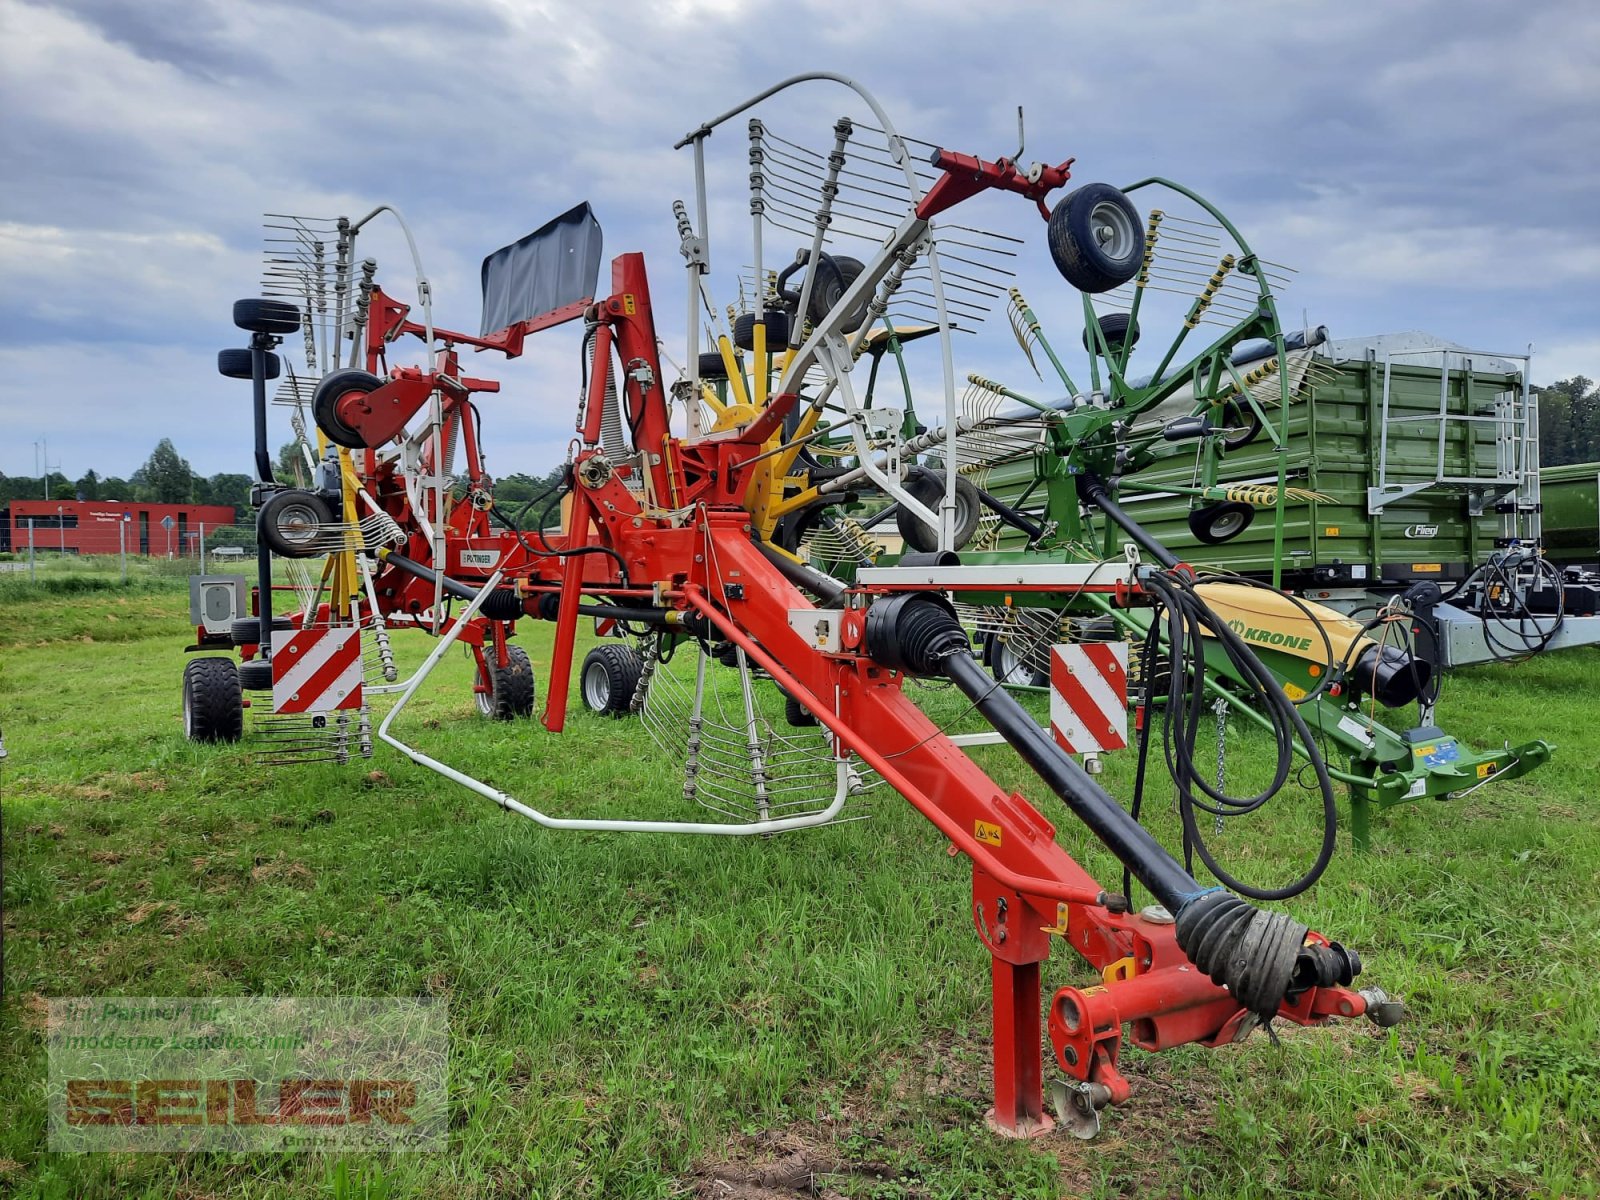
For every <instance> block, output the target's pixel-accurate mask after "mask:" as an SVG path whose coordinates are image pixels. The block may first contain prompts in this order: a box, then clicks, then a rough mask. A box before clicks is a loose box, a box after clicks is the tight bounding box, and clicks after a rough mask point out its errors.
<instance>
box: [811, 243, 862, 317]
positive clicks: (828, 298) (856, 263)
mask: <svg viewBox="0 0 1600 1200" xmlns="http://www.w3.org/2000/svg"><path fill="white" fill-rule="evenodd" d="M828 258H829V259H830V260H831V261H832V262H833V270H831V271H828V272H826V273H825V274H823V275H819V276H818V277H817V283H816V285H815V286H814V287H813V288H812V289H811V312H810V315H811V323H812V324H813V325H820V324H821V323H822V319H823V318H824V317H826V316H827V315H828V313H829V312H830V311H831V310H832V309H833V307H834V306H835V305H836V304H838V303H839V301H840V300H843V299H844V294H845V293H846V292H847V291H849V290H850V285H851V284H852V283H854V282H855V281H856V278H857V276H859V275H860V274H861V272H863V271H865V270H866V269H867V268H866V264H864V263H863V262H862V261H861V260H860V259H859V258H851V257H850V256H849V255H847V254H831V255H828ZM871 300H872V297H871V296H866V297H863V299H862V302H861V303H860V304H858V305H857V306H856V308H855V309H854V311H852V312H851V313H850V315H849V316H847V317H846V318H845V321H844V324H843V325H841V326H840V327H839V332H840V333H854V332H855V331H856V330H858V329H860V328H861V323H862V322H863V321H865V320H866V319H867V305H868V304H869V303H870V302H871Z"/></svg>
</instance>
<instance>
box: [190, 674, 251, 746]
mask: <svg viewBox="0 0 1600 1200" xmlns="http://www.w3.org/2000/svg"><path fill="white" fill-rule="evenodd" d="M183 734H184V736H185V737H187V738H188V739H189V740H190V741H191V742H237V741H238V740H239V739H240V738H241V737H242V736H244V692H243V690H242V689H241V688H240V687H239V669H238V668H237V667H236V666H235V665H234V662H233V659H231V658H191V659H190V660H189V662H188V664H187V665H186V666H185V667H184V668H183Z"/></svg>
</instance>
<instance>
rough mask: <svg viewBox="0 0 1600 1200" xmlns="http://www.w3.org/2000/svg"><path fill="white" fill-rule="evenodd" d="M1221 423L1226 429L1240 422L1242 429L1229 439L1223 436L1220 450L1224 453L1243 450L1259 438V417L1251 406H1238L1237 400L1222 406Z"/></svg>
mask: <svg viewBox="0 0 1600 1200" xmlns="http://www.w3.org/2000/svg"><path fill="white" fill-rule="evenodd" d="M1222 421H1223V424H1224V425H1225V426H1226V427H1228V428H1230V429H1231V428H1233V427H1235V426H1237V425H1238V424H1239V423H1240V422H1241V421H1242V422H1244V428H1243V429H1242V430H1241V431H1240V432H1238V433H1236V434H1234V435H1233V436H1231V437H1228V436H1224V437H1223V439H1222V449H1223V450H1224V451H1225V452H1228V451H1233V450H1243V449H1244V448H1245V447H1246V446H1248V445H1249V444H1250V443H1251V442H1253V441H1255V440H1256V438H1258V437H1260V436H1261V416H1260V414H1259V413H1257V412H1256V410H1255V408H1254V406H1253V405H1249V404H1240V403H1239V402H1238V401H1237V400H1229V401H1228V402H1227V403H1226V404H1224V405H1223V406H1222Z"/></svg>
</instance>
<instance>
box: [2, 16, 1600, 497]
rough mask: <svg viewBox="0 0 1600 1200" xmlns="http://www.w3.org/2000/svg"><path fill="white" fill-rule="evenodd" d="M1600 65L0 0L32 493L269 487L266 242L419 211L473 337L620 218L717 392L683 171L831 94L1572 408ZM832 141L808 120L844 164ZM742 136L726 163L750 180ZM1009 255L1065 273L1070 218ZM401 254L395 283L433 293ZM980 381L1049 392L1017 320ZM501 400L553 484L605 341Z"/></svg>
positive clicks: (1239, 37) (1131, 27) (441, 278)
mask: <svg viewBox="0 0 1600 1200" xmlns="http://www.w3.org/2000/svg"><path fill="white" fill-rule="evenodd" d="M1597 64H1600V5H1596V4H1595V3H1594V2H1593V0H1533V2H1530V3H1522V4H1514V5H1513V4H1507V3H1505V2H1504V0H1432V2H1425V0H1389V2H1385V3H1377V2H1366V0H1348V2H1346V3H1341V4H1337V5H1333V4H1320V5H1295V4H1288V3H1276V4H1270V3H1257V4H1252V3H1243V2H1238V0H1191V2H1189V3H1185V4H1173V3H1155V2H1139V0H1132V2H1126V3H1118V4H1105V3H1095V4H1088V3H1081V2H1078V0H1052V2H1048V3H1044V2H1034V3H1006V2H1004V0H1001V2H1000V3H991V4H975V3H972V2H971V0H917V2H916V3H896V2H892V0H881V2H879V3H874V4H862V3H860V2H859V0H810V2H807V0H795V2H793V3H790V4H786V5H776V6H775V5H759V4H749V3H738V2H735V0H657V2H655V3H648V4H633V3H630V2H629V0H615V2H613V3H611V4H606V5H600V4H591V3H576V2H572V0H391V2H388V3H383V4H379V3H375V2H368V0H316V2H312V0H304V2H298V0H261V2H252V3H244V2H243V0H63V2H61V3H24V2H20V0H0V162H3V163H4V167H3V179H4V187H3V188H0V282H3V286H0V471H3V472H5V473H7V474H32V473H33V470H34V449H33V443H34V441H35V440H36V439H38V438H48V439H49V450H50V457H51V459H52V461H53V463H54V462H59V463H60V464H61V469H62V470H64V471H65V472H66V473H67V475H68V476H70V477H73V478H76V477H77V476H79V475H81V474H82V473H83V472H84V471H85V470H87V469H89V468H90V467H93V468H95V469H97V470H99V471H100V472H101V473H102V474H119V475H125V474H127V473H129V472H131V471H133V470H134V469H135V468H136V467H137V466H139V464H140V463H141V462H142V461H143V460H144V458H145V457H146V456H147V455H148V453H149V450H150V448H151V447H152V446H153V445H154V443H155V441H156V440H157V439H158V438H159V437H162V436H170V437H172V438H173V440H174V441H175V442H176V443H177V445H178V448H179V450H180V451H181V452H182V453H183V454H184V455H186V456H187V457H188V458H189V459H190V460H191V462H192V463H193V464H194V466H195V468H196V469H198V470H200V471H201V472H203V473H207V474H209V473H213V472H216V471H245V470H248V469H249V466H248V464H249V439H250V416H249V409H248V389H247V388H246V387H244V386H243V385H240V384H237V383H234V382H232V381H228V380H223V379H221V378H219V377H218V376H217V375H216V374H215V371H214V362H215V358H214V356H215V351H216V350H217V349H218V348H220V347H223V346H228V345H238V344H240V335H239V334H238V333H237V331H235V330H234V329H233V328H232V326H231V323H230V320H229V303H230V302H231V301H232V300H233V299H235V298H236V297H240V296H247V295H251V294H252V293H253V292H254V290H255V280H256V278H257V274H258V266H257V262H258V249H259V245H260V242H259V238H260V231H259V220H260V214H261V213H262V212H263V211H269V210H270V211H279V212H298V213H308V214H319V215H329V216H332V215H337V214H339V213H360V212H364V211H366V210H367V209H368V208H370V207H371V206H372V205H374V204H376V203H379V202H389V203H393V204H395V205H398V206H399V207H400V208H402V209H403V210H404V212H405V213H406V215H407V217H408V218H409V219H410V221H411V223H412V225H413V227H414V228H415V230H416V233H417V235H418V238H419V242H420V248H421V251H422V254H423V257H424V260H425V265H426V267H427V269H428V272H429V274H430V275H431V276H432V279H433V282H434V287H435V292H436V296H437V301H438V316H439V319H440V320H441V321H442V322H443V323H445V324H447V325H454V326H455V327H457V328H466V329H468V330H474V331H475V330H476V328H477V320H478V300H479V298H478V295H477V269H478V263H479V261H480V260H481V259H482V257H483V255H484V254H485V253H487V252H488V251H490V250H492V249H494V248H495V247H497V246H500V245H502V244H504V243H506V242H509V241H511V240H513V239H515V238H517V237H518V236H520V235H521V234H523V233H525V232H527V231H528V230H530V229H532V228H534V227H535V226H537V225H539V224H541V223H543V222H544V221H545V220H546V219H548V218H549V217H550V216H553V215H554V214H556V213H558V212H560V211H563V210H564V209H566V208H568V207H569V206H571V205H572V204H573V203H574V202H576V201H578V200H581V199H587V200H589V201H590V202H591V203H592V204H593V205H594V208H595V210H596V213H597V215H598V216H599V219H600V221H601V223H602V225H603V226H604V229H605V233H606V244H607V251H608V254H609V253H617V252H621V251H623V250H630V249H637V250H643V251H644V252H645V253H646V255H647V258H648V261H649V262H650V263H651V264H652V278H653V283H654V287H655V290H656V293H657V303H658V307H659V308H660V310H661V315H660V326H661V332H662V334H663V336H664V337H666V338H667V339H669V347H670V348H671V349H672V351H673V352H674V355H675V357H681V351H680V350H679V349H678V347H679V346H680V345H681V341H682V333H681V329H682V321H681V317H678V316H677V314H678V313H679V312H680V311H681V309H682V301H681V296H682V292H681V288H682V282H681V266H680V263H681V260H680V259H679V258H678V255H677V241H676V236H675V233H674V229H673V225H672V220H671V213H670V204H671V201H672V200H673V199H674V198H677V197H686V196H688V195H690V187H691V174H690V162H689V159H688V156H687V154H686V153H674V152H673V151H672V149H671V146H672V143H673V142H674V141H675V140H676V139H677V138H678V137H680V136H682V135H683V134H684V133H685V132H686V131H687V130H689V129H691V128H692V127H694V126H695V125H697V124H698V123H699V122H700V121H702V120H704V119H705V118H707V117H710V116H712V115H714V114H716V113H718V112H720V111H722V110H723V109H725V108H727V107H730V106H731V105H733V104H734V103H736V102H738V101H739V100H742V99H743V98H745V97H746V96H747V95H749V94H750V93H752V92H754V91H756V90H758V89H760V88H762V87H764V86H766V85H767V84H768V83H770V82H773V81H775V80H776V79H778V78H780V77H782V76H784V75H787V74H792V73H795V72H798V71H804V70H817V69H826V70H833V71H839V72H843V73H846V74H849V75H852V76H854V77H856V78H858V79H860V80H861V81H862V82H864V83H865V84H867V86H869V87H870V88H871V89H873V91H875V92H876V93H877V94H878V96H879V97H880V99H881V100H882V101H883V102H884V104H885V107H886V108H887V109H888V110H889V112H890V113H891V115H893V116H894V117H895V119H896V120H897V121H898V122H899V124H900V125H901V127H902V129H904V130H906V131H908V132H911V133H913V134H916V135H917V136H920V137H923V138H928V139H932V140H936V141H939V142H941V143H943V144H945V145H948V146H951V147H952V148H958V149H961V150H964V151H968V152H975V153H981V154H983V155H984V156H985V157H995V156H997V155H1000V154H1005V153H1010V152H1011V151H1012V150H1014V149H1015V140H1016V132H1015V121H1016V117H1015V112H1016V106H1017V105H1018V104H1021V105H1024V106H1025V108H1026V112H1027V140H1028V151H1027V155H1026V157H1027V158H1030V159H1031V158H1042V159H1049V160H1050V161H1052V162H1054V161H1059V160H1060V159H1063V158H1066V157H1068V156H1076V158H1077V164H1076V166H1075V167H1074V175H1075V179H1076V180H1078V181H1088V180H1100V179H1103V180H1107V181H1110V182H1119V183H1125V182H1131V181H1132V180H1134V179H1137V178H1141V177H1144V176H1146V175H1150V174H1161V175H1166V176H1169V177H1172V178H1175V179H1178V180H1181V181H1183V182H1185V183H1188V184H1189V185H1191V186H1193V187H1194V188H1196V189H1197V190H1199V191H1201V192H1203V193H1205V194H1206V195H1208V196H1209V197H1211V198H1212V199H1213V200H1215V201H1216V202H1217V203H1218V205H1219V206H1220V207H1221V208H1222V209H1223V211H1225V212H1227V213H1228V214H1229V215H1230V216H1231V217H1233V218H1234V220H1235V222H1236V224H1238V225H1239V226H1240V227H1241V228H1242V229H1243V230H1244V231H1245V233H1246V235H1247V236H1248V237H1249V238H1250V239H1251V241H1252V242H1253V243H1254V244H1255V247H1256V248H1257V249H1258V250H1259V251H1261V252H1262V253H1263V254H1264V255H1265V256H1266V257H1268V258H1271V259H1276V260H1278V261H1281V262H1285V263H1289V264H1291V265H1293V266H1295V267H1297V268H1298V269H1299V271H1300V274H1299V276H1298V277H1297V279H1296V281H1295V283H1294V285H1293V287H1292V288H1291V289H1290V290H1289V291H1288V292H1287V293H1286V294H1285V296H1284V299H1283V310H1284V312H1285V316H1286V319H1288V318H1289V317H1290V316H1292V318H1293V323H1296V324H1298V322H1299V321H1300V319H1301V314H1302V312H1304V313H1305V314H1307V316H1308V317H1309V320H1310V321H1311V322H1312V323H1321V324H1326V325H1328V326H1329V327H1330V328H1331V330H1332V331H1333V333H1334V335H1335V336H1351V335H1357V334H1367V333H1375V332H1382V331H1392V330H1404V329H1425V330H1429V331H1432V332H1434V333H1437V334H1440V335H1443V336H1446V337H1449V338H1451V339H1453V340H1456V341H1459V342H1464V343H1467V344H1469V345H1472V346H1476V347H1481V348H1484V349H1490V350H1515V349H1520V348H1522V347H1523V346H1524V345H1525V344H1526V343H1528V342H1533V343H1535V345H1536V353H1537V356H1538V357H1537V359H1536V367H1535V372H1534V375H1535V381H1536V382H1549V381H1551V380H1554V379H1556V378H1559V377H1562V376H1566V375H1571V374H1575V373H1579V372H1581V373H1584V374H1588V375H1590V376H1596V375H1600V227H1597V226H1600V68H1597ZM812 105H818V106H820V107H817V108H816V109H815V110H814V111H813V110H812V109H811V106H812ZM830 105H833V106H834V107H837V104H836V99H835V97H833V96H830V95H828V94H820V95H818V96H816V97H808V98H807V99H806V100H805V101H803V102H800V104H799V108H800V109H801V110H803V111H801V112H800V113H799V114H797V120H798V119H799V118H801V117H803V118H805V119H806V120H808V121H809V126H810V127H809V131H808V132H809V133H810V136H811V141H812V143H813V144H817V143H820V142H822V141H824V139H825V137H826V132H827V125H826V123H825V122H824V121H820V120H811V119H810V118H812V117H813V116H815V117H824V116H832V115H836V114H835V113H834V112H833V111H832V109H831V108H830ZM840 111H843V109H841V110H840ZM739 136H740V135H739V133H738V132H737V131H736V130H735V129H733V128H730V129H729V131H728V133H727V136H726V137H721V138H720V140H719V139H718V138H713V140H712V148H713V150H715V151H718V152H721V153H723V154H726V155H731V156H733V157H729V158H728V159H727V164H728V166H729V170H728V171H727V173H726V174H725V175H724V176H722V177H724V178H728V179H731V180H736V181H742V177H743V176H742V170H743V167H742V162H739V161H738V156H739V155H741V154H742V147H741V146H739V145H738V144H737V142H738V138H739ZM743 200H744V197H743V195H742V194H740V193H739V192H737V191H736V190H734V191H731V192H730V193H728V194H727V195H725V196H724V197H722V203H723V204H725V205H727V206H728V210H729V211H730V212H731V211H737V210H738V208H739V206H740V205H742V203H743ZM1022 208H1023V206H1021V205H1016V204H1012V205H1009V206H1006V218H1005V220H1006V221H1013V219H1015V221H1021V220H1023V219H1025V218H1026V213H1025V212H1020V210H1021V209H1022ZM1019 212H1020V215H1018V214H1019ZM963 215H966V214H963ZM974 216H975V218H976V219H978V220H979V221H980V222H984V223H988V222H987V221H985V214H983V213H975V214H974ZM1007 227H1008V228H1015V229H1016V230H1019V231H1022V232H1025V233H1026V234H1027V236H1028V237H1029V238H1030V239H1031V242H1030V245H1029V246H1027V247H1025V252H1026V254H1027V255H1029V256H1030V257H1032V258H1033V259H1035V260H1037V261H1038V262H1045V263H1047V262H1048V259H1047V257H1046V254H1045V250H1044V242H1043V224H1042V222H1037V221H1035V222H1034V223H1033V224H1031V225H1017V224H1012V225H1008V226H1007ZM716 232H717V231H716V230H715V229H714V230H713V234H714V235H715V234H716ZM401 248H402V247H401V245H400V244H399V243H398V242H396V241H394V239H393V236H392V234H390V233H389V232H387V231H377V230H375V231H374V234H373V237H372V238H371V239H369V240H368V242H367V243H366V244H364V245H363V252H364V253H372V254H374V255H375V256H376V257H377V258H378V259H379V261H380V264H383V265H385V266H387V267H389V268H390V269H388V270H383V269H382V267H381V268H380V275H381V277H382V278H386V279H389V280H391V281H392V282H393V284H394V287H395V290H396V291H399V292H402V294H403V287H402V282H403V280H404V279H405V274H404V273H403V272H402V270H401V268H402V265H403V264H402V262H401V259H400V250H401ZM789 249H792V247H790V248H789ZM1033 270H1034V267H1031V266H1030V267H1029V271H1030V272H1032V271H1033ZM1027 277H1028V278H1029V279H1030V281H1032V280H1037V281H1038V282H1037V284H1035V283H1033V282H1030V285H1029V287H1030V291H1031V290H1033V289H1034V288H1035V287H1038V288H1048V286H1049V284H1048V280H1049V278H1050V276H1049V275H1048V273H1046V274H1029V275H1028V276H1027ZM1060 286H1061V285H1060V284H1059V281H1057V283H1056V287H1057V288H1059V287H1060ZM1055 300H1056V298H1055V297H1054V296H1048V295H1047V297H1046V299H1045V300H1044V301H1042V302H1041V307H1049V308H1051V309H1052V310H1053V309H1054V308H1055V306H1056V305H1055ZM1073 333H1074V335H1075V330H1074V331H1073ZM958 350H959V351H960V352H961V353H962V354H963V356H964V357H965V358H966V359H967V360H968V361H967V362H965V363H963V364H962V365H963V366H964V367H969V366H976V367H979V368H983V369H989V370H993V371H996V372H997V373H998V372H1000V371H1001V368H1000V367H999V366H996V365H995V364H999V363H1010V364H1011V368H1012V373H1013V374H1014V373H1015V370H1014V368H1015V364H1016V362H1017V358H1016V355H1017V351H1016V349H1015V346H1014V345H1013V344H1011V342H1010V334H1009V332H1008V331H1007V330H1006V328H1005V324H1004V322H1003V320H1001V321H995V322H991V323H990V324H989V325H987V326H986V327H985V329H984V331H983V332H982V333H981V334H980V336H979V337H976V338H969V339H962V340H960V341H959V342H958ZM472 368H473V369H474V370H476V371H479V372H480V373H482V374H486V375H491V376H493V377H498V378H500V379H502V380H503V381H504V382H505V390H504V391H503V392H502V393H501V394H500V395H499V396H498V397H490V398H488V400H487V401H486V404H485V406H484V416H485V421H486V423H487V425H488V432H489V436H490V439H491V453H492V458H491V463H490V467H491V469H492V470H493V471H494V472H495V473H497V474H503V473H509V472H511V471H515V470H530V471H536V472H542V471H543V470H545V469H547V468H548V467H550V466H552V465H554V463H555V462H557V461H558V460H559V459H560V457H561V456H562V454H563V448H564V446H565V444H566V441H567V439H568V437H569V436H570V430H571V422H572V415H573V399H574V394H575V391H576V388H577V374H576V334H575V331H574V330H573V329H571V328H570V327H569V328H566V329H562V330H558V331H555V332H553V333H551V334H548V335H544V337H543V338H542V339H541V340H540V341H539V343H538V345H536V346H535V347H533V348H532V349H531V350H530V352H529V353H528V354H527V355H526V356H525V357H524V358H522V359H520V360H517V361H515V362H511V363H506V362H503V361H500V360H496V361H493V362H491V361H489V360H488V358H487V356H483V357H478V358H475V359H474V360H473V362H472ZM277 412H278V414H280V419H281V413H282V410H277ZM274 433H275V440H282V437H279V436H278V435H283V436H287V428H286V425H285V426H284V427H282V428H279V429H276V430H275V431H274Z"/></svg>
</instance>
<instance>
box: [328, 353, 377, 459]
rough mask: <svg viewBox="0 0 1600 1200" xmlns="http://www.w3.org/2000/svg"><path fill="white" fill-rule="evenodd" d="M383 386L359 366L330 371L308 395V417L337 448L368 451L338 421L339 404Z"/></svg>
mask: <svg viewBox="0 0 1600 1200" xmlns="http://www.w3.org/2000/svg"><path fill="white" fill-rule="evenodd" d="M382 386H383V380H381V379H379V378H378V377H377V376H376V375H374V374H373V373H372V372H371V371H363V370H361V369H360V368H359V367H347V368H345V369H344V370H342V371H330V372H329V373H328V374H327V375H325V376H323V378H322V382H321V383H319V384H317V390H316V391H315V392H313V393H312V395H311V416H312V418H313V419H314V420H315V421H316V423H317V428H318V429H320V430H322V432H323V433H325V434H326V435H327V437H328V440H329V441H330V442H332V443H333V444H334V445H336V446H343V447H345V448H346V449H347V450H366V449H368V448H369V447H368V446H367V443H366V439H364V438H363V437H362V436H361V434H359V433H358V432H356V430H354V429H352V428H351V427H350V426H349V425H346V424H345V423H344V421H343V420H342V419H341V418H340V416H339V402H340V401H341V400H343V399H344V398H345V397H346V396H349V395H351V394H352V393H354V394H356V395H361V396H366V395H370V394H371V393H373V392H375V391H377V390H378V389H379V388H381V387H382Z"/></svg>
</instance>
